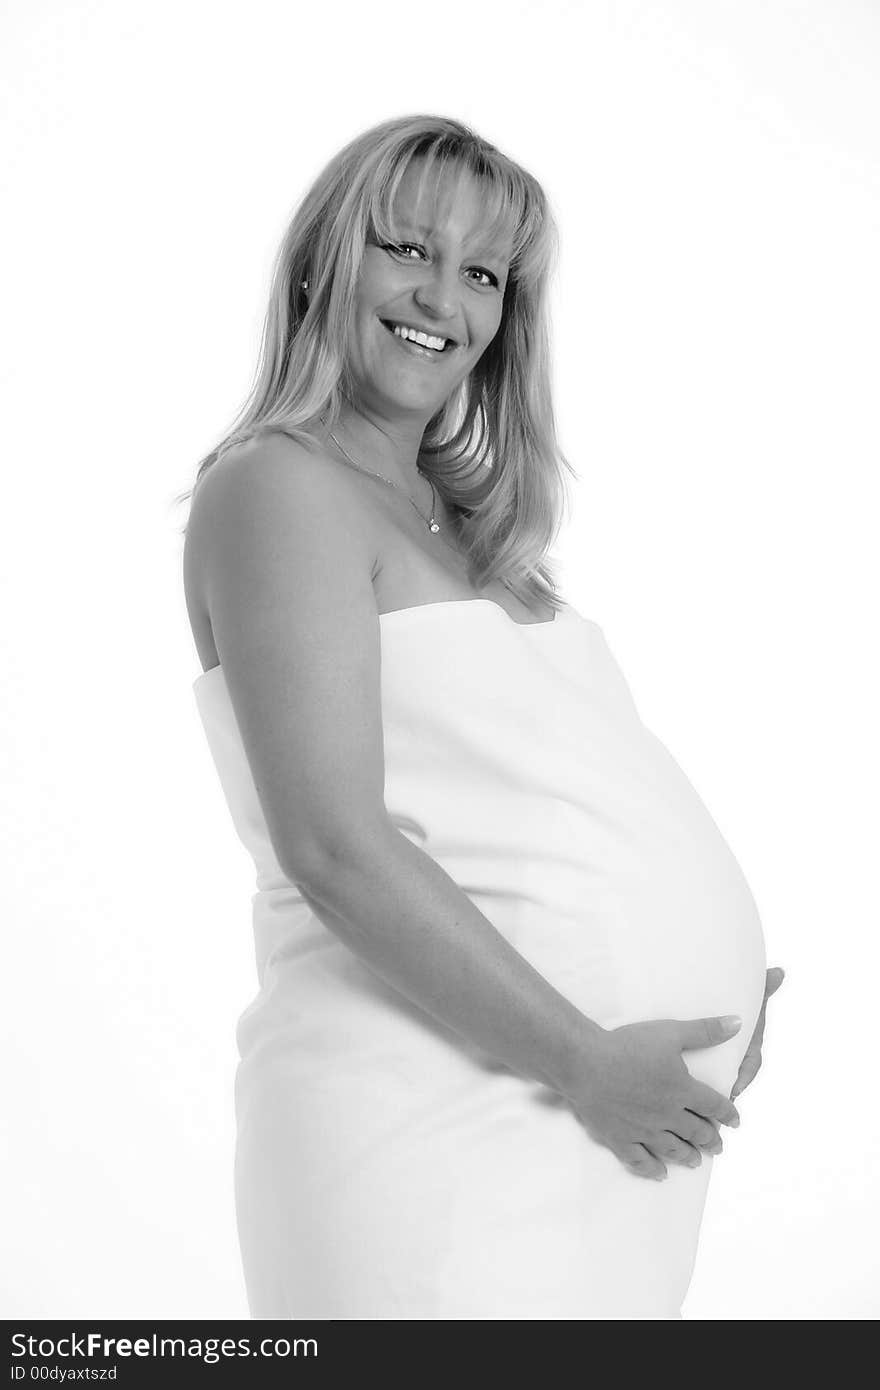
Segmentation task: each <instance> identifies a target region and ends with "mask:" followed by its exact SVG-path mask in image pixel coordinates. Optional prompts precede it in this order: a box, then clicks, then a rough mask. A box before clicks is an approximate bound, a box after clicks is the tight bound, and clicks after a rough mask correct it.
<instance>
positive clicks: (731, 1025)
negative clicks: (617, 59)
mask: <svg viewBox="0 0 880 1390" xmlns="http://www.w3.org/2000/svg"><path fill="white" fill-rule="evenodd" d="M721 1022H722V1024H723V1026H724V1027H725V1028H728V1029H730V1031H731V1032H732V1031H733V1030H734V1029H735V1028H741V1027H742V1019H741V1018H740V1016H739V1014H725V1015H724V1017H723V1018H722V1020H721Z"/></svg>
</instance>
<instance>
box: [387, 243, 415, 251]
mask: <svg viewBox="0 0 880 1390" xmlns="http://www.w3.org/2000/svg"><path fill="white" fill-rule="evenodd" d="M385 249H386V251H398V252H399V251H419V250H421V247H419V246H416V245H414V243H413V242H411V241H394V242H392V243H391V244H390V245H389V246H386V248H385Z"/></svg>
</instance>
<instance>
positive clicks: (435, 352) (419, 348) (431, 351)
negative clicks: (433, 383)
mask: <svg viewBox="0 0 880 1390" xmlns="http://www.w3.org/2000/svg"><path fill="white" fill-rule="evenodd" d="M379 322H380V323H381V324H382V326H383V327H384V328H387V329H388V332H389V333H390V334H391V336H392V338H396V339H397V341H398V342H399V343H400V345H401V347H408V348H413V349H414V350H415V351H416V352H421V353H424V354H425V355H427V356H431V357H443V356H444V354H445V353H447V352H451V351H452V350H453V348H456V347H457V346H458V344H457V343H456V342H455V340H454V339H453V338H446V344H445V346H444V347H442V348H432V347H426V346H425V345H424V343H416V342H414V341H413V339H412V338H404V337H402V336H401V335H400V334H399V333H395V331H394V329H395V327H399V326H400V325H397V324H395V323H394V321H393V320H392V319H380V320H379ZM431 336H436V337H438V338H442V337H444V336H445V335H444V334H442V333H437V334H436V335H431Z"/></svg>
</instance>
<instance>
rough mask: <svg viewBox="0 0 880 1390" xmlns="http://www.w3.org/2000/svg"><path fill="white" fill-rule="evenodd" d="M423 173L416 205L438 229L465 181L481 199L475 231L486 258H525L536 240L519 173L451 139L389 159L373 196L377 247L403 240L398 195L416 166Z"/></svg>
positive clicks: (371, 205)
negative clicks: (477, 190) (475, 187)
mask: <svg viewBox="0 0 880 1390" xmlns="http://www.w3.org/2000/svg"><path fill="white" fill-rule="evenodd" d="M416 160H417V161H419V162H420V163H421V166H422V167H421V168H420V169H419V171H418V180H417V194H416V202H417V205H418V206H419V208H420V209H422V210H423V211H425V212H426V213H427V216H428V217H429V219H430V220H431V221H432V222H434V223H436V220H437V216H438V213H441V212H442V210H443V209H444V208H446V207H448V205H449V203H450V202H453V201H454V200H455V198H456V196H457V194H458V191H459V189H460V187H461V184H462V182H463V181H464V180H465V179H468V178H469V179H473V180H475V181H476V182H477V183H478V185H479V187H480V193H481V217H480V221H479V225H478V226H477V227H475V228H473V229H472V234H473V237H474V238H475V239H476V240H478V243H479V245H478V249H479V251H480V252H482V253H483V254H489V255H497V256H498V257H499V258H500V259H502V260H507V259H508V257H509V258H510V261H511V264H513V263H514V262H516V261H517V260H518V259H519V258H520V257H521V256H522V254H523V251H524V250H525V248H526V247H527V246H528V245H529V242H530V240H531V230H530V228H531V224H532V222H533V218H532V217H530V216H529V212H530V210H531V209H530V202H531V195H530V190H529V189H528V187H527V185H526V184H525V183H524V182H523V180H522V179H521V178H520V177H518V174H517V172H516V171H515V170H508V169H507V168H505V167H504V163H503V162H502V161H501V160H499V159H497V158H493V157H492V155H491V154H489V153H487V152H485V151H482V150H479V149H477V148H475V147H474V146H473V145H472V144H471V143H470V142H463V141H461V140H460V139H458V138H456V137H455V136H450V135H449V134H448V133H441V134H438V135H436V136H434V137H430V138H429V139H428V140H426V139H425V138H424V137H422V139H421V140H420V141H419V142H418V143H414V144H412V145H410V146H408V147H407V146H404V147H403V148H401V149H397V150H394V151H392V152H390V153H389V155H388V157H387V159H386V161H384V167H382V166H380V167H379V168H378V169H377V171H376V174H377V176H376V181H375V183H374V185H373V188H372V189H371V190H370V192H369V194H368V205H367V213H368V225H369V229H370V232H371V233H372V235H373V236H374V237H375V239H376V240H377V241H380V242H383V241H394V240H395V239H397V238H398V225H397V218H396V216H395V205H396V202H397V194H398V189H399V187H400V184H401V181H402V179H403V178H404V175H405V174H406V172H407V170H408V169H409V168H410V167H411V166H412V164H413V162H414V161H416Z"/></svg>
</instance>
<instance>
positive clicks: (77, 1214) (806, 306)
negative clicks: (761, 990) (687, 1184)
mask: <svg viewBox="0 0 880 1390" xmlns="http://www.w3.org/2000/svg"><path fill="white" fill-rule="evenodd" d="M2 30H3V32H2V45H0V47H2V50H3V54H4V56H3V57H2V59H0V65H2V66H0V89H2V92H3V100H4V102H5V111H4V115H3V129H2V136H3V146H4V150H5V152H6V153H5V156H4V162H5V163H6V164H7V171H6V174H5V182H6V184H7V189H8V192H9V193H10V194H11V197H10V199H9V202H8V205H7V212H6V213H5V215H4V218H3V223H2V232H0V236H2V239H3V246H2V255H0V275H2V278H3V286H2V291H3V300H4V304H5V308H4V310H3V318H4V321H5V322H4V327H5V330H6V331H5V333H4V335H3V345H2V362H0V372H2V379H3V382H4V385H5V387H6V403H5V408H4V436H5V437H4V450H3V452H4V454H5V468H4V486H3V501H4V504H5V505H4V525H3V546H2V554H0V566H2V574H3V589H4V594H3V596H4V607H3V628H4V630H5V634H6V637H7V639H8V642H7V650H6V655H5V657H4V660H3V663H2V674H0V681H2V711H0V715H2V719H0V724H2V728H3V770H2V780H3V789H4V798H3V801H4V805H3V811H2V816H3V820H2V837H3V839H2V844H3V851H4V856H3V862H4V871H3V875H2V891H3V902H2V913H3V925H4V964H3V970H2V998H0V1004H2V1010H0V1027H2V1046H3V1056H4V1061H5V1066H4V1080H3V1089H4V1092H5V1099H6V1104H5V1106H4V1112H5V1120H6V1127H7V1130H8V1134H7V1139H8V1143H7V1145H6V1157H5V1160H4V1167H3V1178H2V1194H3V1203H4V1210H3V1212H2V1228H3V1231H4V1241H3V1244H4V1247H5V1258H4V1269H3V1276H2V1305H3V1306H2V1310H0V1311H2V1315H3V1316H5V1317H7V1318H11V1317H14V1316H22V1317H31V1318H52V1317H58V1318H74V1317H83V1316H86V1315H89V1316H92V1317H96V1316H97V1317H102V1318H123V1317H143V1318H160V1317H170V1318H184V1317H208V1318H218V1319H219V1318H231V1317H239V1316H241V1317H246V1316H247V1305H246V1302H245V1297H244V1290H243V1283H242V1278H241V1274H240V1270H239V1263H238V1249H237V1243H236V1234H235V1222H234V1209H233V1196H232V1156H233V1141H234V1116H233V1107H232V1083H233V1074H234V1067H235V1062H236V1058H237V1054H236V1052H235V1040H234V1027H235V1022H236V1020H237V1017H238V1015H239V1013H240V1012H241V1011H242V1009H243V1008H244V1007H245V1005H246V1004H247V1003H248V1002H249V1001H250V999H251V997H252V995H253V993H254V990H255V985H256V980H255V971H254V964H253V955H252V944H251V937H250V895H251V893H252V891H253V888H254V884H253V874H252V867H251V864H250V860H249V859H248V858H247V855H246V853H245V851H244V850H243V849H242V848H241V847H240V846H239V844H238V841H237V840H236V839H235V835H234V831H233V829H232V826H231V823H230V821H229V818H228V813H227V811H226V808H225V805H224V804H223V802H222V798H221V793H220V788H219V784H218V783H217V780H216V773H215V771H214V768H213V765H212V764H211V762H210V758H209V753H208V749H207V746H206V744H205V742H204V737H203V733H202V730H201V727H200V725H199V723H198V720H197V714H196V710H195V704H194V699H193V696H192V691H191V683H192V681H193V680H194V679H195V677H196V676H197V674H198V673H199V670H200V666H199V663H198V661H197V658H196V655H195V648H194V646H193V643H192V639H191V636H190V632H189V628H188V624H187V619H186V613H185V608H184V604H183V591H182V580H181V561H180V556H181V546H182V538H181V536H180V535H179V533H178V529H177V528H179V527H180V526H181V525H182V524H183V521H184V519H185V509H180V508H178V509H175V508H173V506H172V499H173V497H174V495H175V494H176V493H177V492H178V491H180V490H181V489H183V488H185V487H188V486H189V485H190V484H191V482H192V479H193V476H194V473H195V468H196V465H197V462H198V459H199V458H201V456H202V455H203V454H204V453H206V452H207V450H208V449H209V448H210V447H212V446H213V444H214V443H215V442H216V440H217V439H218V438H219V436H220V435H221V433H222V431H223V430H224V429H225V427H226V425H227V424H228V422H229V421H230V419H231V418H232V416H233V414H234V412H235V411H236V410H237V408H238V406H239V404H240V402H241V400H242V399H243V396H244V394H245V392H246V390H247V388H248V386H249V383H250V380H251V374H252V371H253V367H254V362H255V358H256V351H257V343H258V334H259V329H260V324H261V321H262V315H263V311H264V307H265V295H266V289H267V284H268V272H269V265H270V260H271V257H272V254H273V252H274V250H275V247H276V245H277V242H278V240H279V238H280V236H281V234H282V231H283V228H284V226H285V224H286V222H287V219H288V217H289V215H290V213H291V211H292V209H293V206H294V204H295V203H296V201H297V200H298V198H299V197H300V195H301V193H302V192H303V190H304V189H305V187H306V185H307V184H308V183H309V182H310V181H311V179H312V178H313V177H314V175H315V174H316V173H317V171H318V170H319V168H320V167H321V166H322V165H323V164H324V163H325V161H326V160H327V159H328V158H329V157H330V156H331V155H332V154H333V153H334V152H335V151H336V150H337V149H338V148H339V147H340V146H341V145H342V144H343V143H345V142H346V141H347V140H348V139H350V138H351V137H352V136H353V135H354V134H356V133H357V132H359V131H361V130H363V129H364V128H366V127H367V126H369V125H372V124H374V123H376V122H377V121H380V120H383V119H386V118H387V117H389V116H392V115H400V114H404V113H409V112H415V111H425V112H437V113H441V114H447V115H453V116H456V117H459V118H461V119H464V120H465V121H467V122H469V123H471V124H472V125H474V126H475V127H476V129H477V130H479V131H480V132H481V133H482V134H484V135H485V136H486V137H487V138H488V139H490V140H492V141H493V142H495V143H497V144H499V145H500V146H501V147H502V148H503V149H504V150H506V151H507V152H508V153H510V154H511V155H512V156H513V157H514V158H516V159H518V160H520V161H521V162H522V163H524V164H525V165H526V166H527V167H528V168H530V169H531V170H532V171H533V172H534V173H535V174H536V175H537V177H538V178H539V179H540V180H541V181H542V183H543V184H544V186H545V188H546V190H547V192H548V195H549V197H550V199H551V203H552V205H553V207H554V210H555V213H556V216H557V218H558V221H559V225H560V230H561V238H562V255H561V263H560V269H559V276H558V283H557V287H556V297H555V308H554V333H555V337H554V341H555V363H556V365H555V373H556V391H557V410H558V420H559V427H560V437H561V442H562V447H563V449H564V450H565V452H566V453H567V455H568V456H569V458H570V459H571V460H572V462H573V463H574V465H575V467H576V468H577V469H578V473H579V482H578V484H577V487H576V489H575V491H574V493H573V505H572V508H571V513H570V519H569V523H568V526H567V529H566V531H565V533H564V537H563V540H562V543H561V546H560V553H561V554H562V556H563V558H564V563H565V568H564V576H563V577H564V579H565V580H566V581H567V584H565V585H564V592H566V593H567V596H568V597H569V598H570V599H571V600H572V601H573V602H574V603H575V604H576V606H577V607H578V608H579V609H580V610H581V611H582V612H583V613H584V614H585V615H586V616H589V617H591V618H592V619H593V620H594V621H597V622H599V623H600V625H601V626H602V627H603V629H604V631H605V634H606V637H607V639H608V641H609V643H610V645H611V647H612V650H613V651H614V653H615V655H616V657H617V659H618V660H619V662H620V663H621V665H622V667H623V669H624V672H625V673H626V675H627V678H628V680H629V682H630V685H631V688H632V690H633V693H634V695H635V698H636V701H637V704H638V706H639V709H640V712H641V714H642V717H643V718H644V720H645V722H646V723H647V724H648V725H649V727H651V728H652V729H653V730H654V731H655V732H656V733H657V734H658V735H659V736H660V737H661V739H662V740H663V741H664V742H665V743H666V745H667V747H668V748H669V749H670V751H671V752H672V753H673V755H674V756H675V757H676V759H677V760H678V761H679V762H680V763H681V765H682V766H683V768H684V769H685V771H686V772H687V774H688V776H689V777H690V778H691V780H692V781H693V783H694V785H695V786H696V788H697V790H698V791H699V792H700V794H701V796H702V797H703V799H704V800H705V801H706V803H707V804H708V806H709V807H710V809H711V810H712V813H713V815H714V817H715V819H716V820H717V822H718V824H719V825H720V827H721V829H722V831H723V832H724V834H725V836H726V837H727V839H728V841H729V843H730V845H731V847H732V848H733V851H734V853H735V854H736V856H737V858H738V859H739V861H740V863H741V865H742V867H743V869H744V871H745V873H746V876H747V877H748V879H749V881H750V884H751V886H752V889H753V891H754V894H755V897H756V900H757V902H758V906H759V908H760V910H761V914H762V918H763V922H764V928H765V932H766V936H767V942H768V960H769V963H770V964H781V965H783V966H784V967H785V968H786V970H787V972H788V975H787V979H786V981H785V982H784V984H783V986H782V988H781V990H780V991H779V992H778V994H777V995H776V996H775V997H774V998H773V999H772V1000H771V1001H770V1005H769V1013H770V1017H769V1021H768V1026H767V1034H766V1040H765V1064H764V1070H763V1071H762V1072H761V1073H760V1074H759V1077H758V1079H757V1081H756V1082H755V1083H754V1085H753V1086H752V1087H751V1088H750V1089H749V1090H747V1091H746V1092H745V1094H744V1095H743V1096H742V1097H741V1098H740V1101H739V1106H740V1110H741V1113H742V1116H743V1123H742V1127H741V1129H740V1130H739V1131H737V1132H736V1133H733V1132H730V1131H725V1153H724V1155H723V1156H722V1157H721V1158H720V1159H719V1160H718V1161H717V1162H716V1166H715V1172H714V1175H713V1178H712V1183H711V1190H710V1196H709V1202H708V1207H707V1211H706V1217H705V1221H704V1226H703V1234H702V1240H701V1246H700V1254H699V1259H698V1263H697V1269H696V1272H695V1275H694V1279H693V1283H692V1287H691V1292H690V1295H689V1298H688V1300H687V1303H686V1305H685V1317H687V1318H690V1319H713V1320H714V1319H742V1318H746V1319H804V1318H809V1319H853V1318H860V1319H865V1318H870V1317H875V1316H876V1315H877V1313H878V1311H880V1300H878V1295H877V1293H876V1289H875V1284H876V1280H875V1277H874V1276H875V1275H876V1264H875V1263H874V1251H875V1248H876V1243H877V1236H878V1221H877V1216H878V1203H877V1195H876V1193H877V1179H878V1171H877V1160H876V1155H877V1152H878V1149H880V1124H878V1115H877V1100H876V1084H875V1077H876V1057H877V1024H876V1021H875V1014H876V997H877V984H876V981H877V977H878V968H880V959H878V925H880V922H878V896H880V895H878V889H877V877H876V864H877V842H878V829H880V824H878V814H877V788H878V785H880V756H878V733H877V718H876V711H877V708H878V701H880V689H878V687H880V681H878V658H877V626H878V625H877V594H878V592H880V589H878V584H877V580H878V575H877V561H876V553H877V505H876V504H877V497H876V493H875V480H876V474H877V464H878V443H880V416H878V410H877V387H878V380H880V360H878V359H880V335H878V323H880V256H878V246H880V7H878V5H877V4H869V3H864V2H862V3H857V2H856V0H824V3H820V0H799V2H798V3H794V2H793V0H736V3H727V2H726V0H722V2H719V0H664V3H662V4H657V3H654V0H642V2H641V3H635V0H618V2H617V3H612V2H611V0H608V2H607V3H599V2H598V0H596V2H594V3H583V0H582V2H581V3H562V0H555V2H554V0H540V2H539V0H531V2H530V3H519V4H517V3H511V0H504V3H501V0H477V2H476V3H474V0H467V3H461V0H447V2H446V3H444V4H442V5H441V6H429V7H422V6H392V7H388V8H384V7H378V8H377V7H375V6H363V5H359V4H356V3H340V4H336V5H333V6H327V7H324V8H323V9H319V11H318V12H317V13H314V12H313V7H311V6H308V7H307V6H305V5H303V6H301V7H300V6H297V5H296V4H291V3H289V2H288V3H285V2H283V0H278V2H277V3H270V0H248V3H247V4H246V5H244V4H242V5H231V4H224V3H218V0H188V2H187V0H173V3H171V0H152V2H151V3H150V4H149V5H147V4H135V3H126V0H95V2H94V3H86V0H79V2H78V3H77V2H76V0H65V2H64V3H61V0H54V3H53V0H15V2H14V3H10V2H9V0H7V5H6V7H5V18H4V19H3V21H2ZM872 594H873V598H872ZM872 1264H874V1268H873V1270H872Z"/></svg>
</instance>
